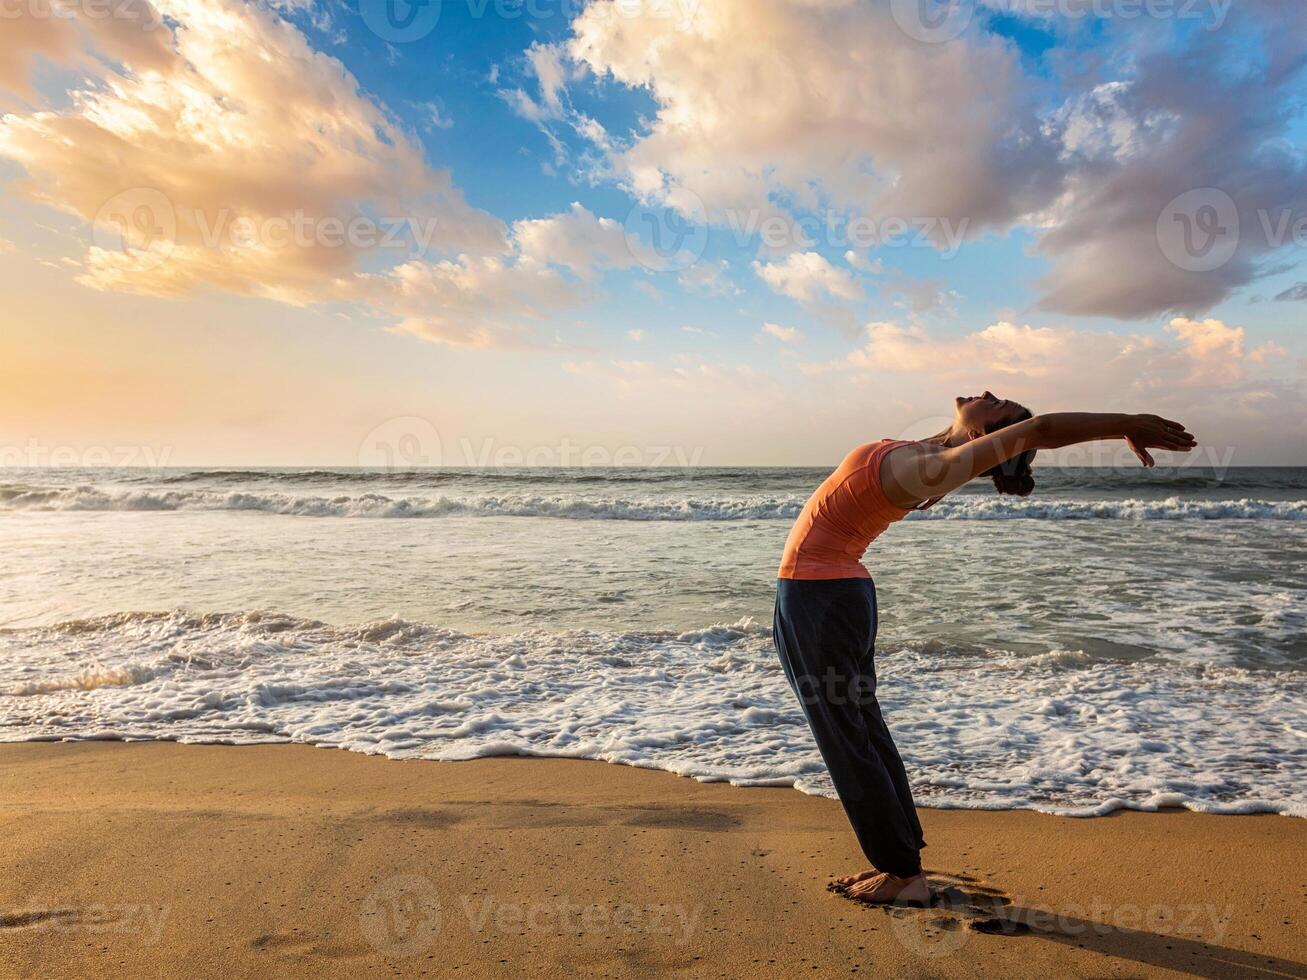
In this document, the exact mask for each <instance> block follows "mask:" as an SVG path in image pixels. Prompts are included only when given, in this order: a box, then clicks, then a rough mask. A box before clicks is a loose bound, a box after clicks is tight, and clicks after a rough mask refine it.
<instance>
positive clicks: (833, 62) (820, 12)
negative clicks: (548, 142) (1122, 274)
mask: <svg viewBox="0 0 1307 980" xmlns="http://www.w3.org/2000/svg"><path fill="white" fill-rule="evenodd" d="M659 7H660V5H658V4H642V5H639V6H638V7H632V6H631V5H623V6H622V8H621V11H620V13H618V12H617V10H616V8H615V7H614V4H613V3H612V2H611V0H600V2H595V3H591V4H588V5H587V6H586V8H585V10H584V11H583V12H582V13H581V14H580V15H579V16H578V17H577V18H576V20H575V21H574V22H573V37H572V38H571V40H570V42H569V44H568V49H567V50H568V53H569V54H570V56H571V57H572V58H573V59H574V60H576V61H577V62H579V63H581V64H583V65H585V66H586V67H588V68H589V69H590V70H592V71H593V72H595V73H596V74H597V75H599V76H601V77H611V78H613V79H615V80H616V81H618V82H620V83H621V84H623V85H626V86H629V87H631V88H645V89H648V91H649V93H650V94H651V95H652V97H653V99H654V100H655V102H656V104H657V113H656V115H655V117H654V118H653V119H652V120H651V121H650V122H649V125H648V126H647V127H645V128H644V130H643V131H642V132H640V133H639V134H638V137H637V138H636V139H635V141H634V142H633V143H631V144H630V145H628V146H625V147H624V148H622V149H620V150H619V151H618V152H616V153H615V154H614V156H613V158H612V160H611V163H612V166H613V167H614V169H615V172H616V173H618V174H619V175H620V176H621V178H622V179H623V180H624V181H625V182H626V183H628V184H629V185H630V186H631V187H632V188H633V189H634V190H635V191H636V192H637V193H638V194H640V195H641V196H649V195H658V194H661V193H664V192H665V191H667V190H668V189H670V188H675V187H688V188H689V189H691V190H693V191H694V192H695V193H697V194H698V195H699V196H700V197H701V198H703V200H704V202H705V204H706V205H707V208H708V211H709V213H710V214H711V215H713V216H714V217H718V218H719V220H720V217H719V216H720V215H721V214H722V213H723V212H725V211H727V210H737V211H749V210H757V211H760V212H762V213H764V214H767V213H771V212H773V211H774V210H775V203H776V200H777V199H781V198H784V199H788V200H789V201H791V202H792V203H793V204H794V205H796V206H798V207H812V206H815V205H817V204H819V203H825V202H829V203H830V204H831V205H832V206H834V207H836V208H849V207H852V208H858V209H866V210H868V211H870V212H872V213H875V214H878V215H882V216H887V215H893V216H900V217H910V216H914V215H930V216H935V217H939V218H950V219H953V218H956V219H963V218H965V219H967V220H968V221H970V222H971V223H972V224H973V225H974V226H975V227H976V229H977V230H979V228H980V227H983V226H985V225H990V224H998V225H1005V224H1006V223H1008V222H1010V221H1012V220H1013V219H1015V218H1017V217H1018V216H1020V215H1022V214H1025V213H1026V212H1028V211H1030V210H1031V209H1032V208H1034V207H1036V206H1040V205H1041V204H1042V203H1043V202H1044V200H1045V199H1046V197H1047V194H1048V190H1047V188H1048V187H1049V186H1050V185H1051V184H1052V183H1053V182H1054V177H1055V174H1056V170H1057V159H1056V152H1055V149H1054V148H1053V146H1052V145H1051V143H1050V142H1049V140H1048V139H1047V138H1046V136H1045V135H1044V134H1043V132H1042V131H1041V129H1040V127H1039V125H1038V120H1037V119H1036V118H1035V117H1034V116H1033V114H1032V113H1031V112H1030V111H1029V110H1028V109H1027V108H1026V105H1027V102H1028V99H1027V92H1026V91H1025V88H1024V86H1026V85H1027V84H1029V82H1028V80H1026V79H1023V78H1022V77H1021V72H1020V64H1019V59H1018V57H1017V54H1016V52H1015V50H1014V49H1013V48H1011V47H1010V46H1009V45H1007V44H1006V43H1004V42H1003V41H1001V40H1000V39H997V38H990V37H985V36H982V35H980V34H978V33H976V34H972V35H970V36H969V37H968V38H967V39H966V40H965V41H961V42H958V43H954V44H933V45H932V44H921V43H919V42H917V41H915V40H913V39H912V38H910V37H908V36H907V35H905V34H904V32H903V31H902V30H900V29H899V27H898V26H897V24H896V23H895V21H894V19H893V17H892V16H891V14H890V10H889V5H888V4H864V3H852V2H847V0H817V2H814V0H717V2H714V3H713V4H711V5H707V4H705V5H701V6H699V7H698V8H697V9H696V11H695V14H694V16H693V17H692V18H675V17H668V16H666V12H665V11H663V10H661V9H659ZM943 133H947V134H948V152H940V145H939V138H940V134H943Z"/></svg>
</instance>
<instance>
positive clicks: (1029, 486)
mask: <svg viewBox="0 0 1307 980" xmlns="http://www.w3.org/2000/svg"><path fill="white" fill-rule="evenodd" d="M992 476H993V477H994V489H995V490H997V491H998V492H999V493H1009V494H1012V495H1013V496H1014V497H1029V496H1030V495H1031V494H1032V493H1034V492H1035V476H1034V474H1033V473H1031V472H1030V470H1029V469H1023V470H1020V471H1018V472H1016V473H1011V474H1008V473H994V474H992Z"/></svg>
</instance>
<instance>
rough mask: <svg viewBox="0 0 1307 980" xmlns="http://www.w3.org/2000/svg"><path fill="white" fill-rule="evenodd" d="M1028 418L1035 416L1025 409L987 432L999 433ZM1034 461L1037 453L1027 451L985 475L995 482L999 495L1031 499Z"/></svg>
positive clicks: (1033, 485) (990, 427)
mask: <svg viewBox="0 0 1307 980" xmlns="http://www.w3.org/2000/svg"><path fill="white" fill-rule="evenodd" d="M1028 418H1033V416H1032V415H1031V414H1030V410H1029V409H1025V408H1023V409H1022V410H1021V411H1020V412H1018V413H1017V414H1016V415H1015V416H1014V417H1012V418H1010V419H1008V420H1007V421H1005V422H1000V423H999V424H997V425H991V426H989V427H988V428H986V430H985V431H986V432H987V433H989V432H997V431H999V430H1000V429H1006V428H1007V427H1008V426H1009V425H1015V424H1016V423H1017V422H1024V421H1025V420H1026V419H1028ZM1034 461H1035V451H1034V450H1033V449H1027V450H1026V451H1025V452H1024V453H1021V454H1020V455H1018V456H1013V457H1012V458H1011V459H1009V460H1007V461H1006V462H1003V463H999V464H998V465H997V466H995V467H993V468H991V469H988V470H986V471H985V473H984V475H985V476H988V477H991V478H992V479H993V480H994V489H995V490H997V491H998V492H999V493H1007V494H1011V495H1012V496H1014V497H1029V496H1030V495H1031V494H1032V493H1034V492H1035V475H1034V474H1033V473H1032V472H1031V471H1030V464H1031V463H1033V462H1034Z"/></svg>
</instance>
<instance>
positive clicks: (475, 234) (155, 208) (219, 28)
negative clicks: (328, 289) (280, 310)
mask: <svg viewBox="0 0 1307 980" xmlns="http://www.w3.org/2000/svg"><path fill="white" fill-rule="evenodd" d="M157 6H158V10H159V12H160V13H162V14H164V15H166V16H167V17H168V18H169V22H170V24H171V25H172V26H161V27H159V28H157V29H156V33H157V34H158V35H159V36H160V37H166V38H167V39H168V42H169V48H170V51H171V57H170V59H169V60H168V61H167V63H166V65H163V66H160V65H158V64H157V59H154V58H153V57H151V58H147V59H146V61H145V62H144V63H141V62H137V61H134V60H131V56H132V54H133V50H128V49H125V48H123V47H121V46H117V47H111V48H107V49H106V54H108V53H111V52H113V51H116V52H117V55H118V57H120V58H122V59H124V60H123V67H122V68H121V70H118V69H115V68H110V67H108V66H106V67H104V68H103V69H102V72H101V75H100V77H99V78H98V80H96V81H94V82H91V83H88V84H87V85H85V87H82V88H80V89H78V90H77V91H76V92H74V93H73V97H72V99H71V102H70V103H69V104H68V105H67V107H66V108H62V109H41V110H35V111H30V112H19V113H12V114H10V115H7V116H5V117H3V119H0V156H4V157H8V158H10V159H12V160H15V161H17V162H18V163H19V164H21V165H22V166H23V168H24V169H25V170H26V171H27V173H28V174H29V175H30V177H29V179H28V180H27V181H25V182H24V183H23V184H22V185H20V186H21V189H22V191H23V192H25V193H26V194H27V195H28V196H29V197H31V198H33V199H35V200H38V201H41V202H43V203H45V204H48V205H51V206H53V207H56V208H59V209H61V210H64V211H68V212H71V213H73V214H75V215H77V216H79V217H81V218H83V219H85V220H86V221H88V222H91V223H92V224H93V225H94V226H95V228H96V231H97V235H96V244H95V246H93V247H92V248H91V249H90V250H89V252H88V255H87V258H86V262H85V267H84V271H83V274H82V277H81V279H82V281H83V282H84V283H86V284H87V285H91V286H94V287H97V288H107V289H119V290H132V291H137V292H144V293H152V294H159V295H176V294H179V293H183V292H187V291H190V290H192V289H195V288H198V287H201V286H213V287H217V288H220V289H223V290H227V291H230V292H235V293H245V294H250V295H258V296H267V297H271V298H274V299H279V300H282V301H288V302H296V303H310V302H314V301H317V300H318V299H320V298H321V297H322V293H323V291H324V290H323V284H324V283H331V282H332V281H333V280H334V279H336V278H338V277H341V276H348V275H350V274H352V273H353V272H354V271H355V269H356V268H357V267H358V264H359V262H360V261H361V258H362V256H363V255H364V254H365V253H367V252H370V251H373V248H372V247H370V245H369V243H368V242H363V243H359V242H357V241H354V240H352V239H350V238H349V237H348V236H346V238H345V240H343V241H340V242H336V241H334V240H333V239H334V238H335V237H336V236H335V235H334V229H336V228H337V227H340V226H350V225H351V223H356V222H366V221H369V220H372V221H374V223H375V221H376V218H375V216H382V218H381V220H382V221H393V222H394V223H395V226H396V228H403V229H405V231H408V230H411V229H413V228H420V229H423V230H424V233H423V238H424V241H425V243H426V247H429V248H432V249H434V250H438V251H440V250H453V249H460V250H474V251H481V252H497V251H502V250H503V249H504V248H506V245H507V243H506V239H505V231H504V228H503V226H502V223H500V222H499V221H498V220H497V219H494V218H492V217H491V216H489V215H487V214H485V213H483V212H481V211H477V210H476V209H474V208H472V207H470V206H469V205H468V204H467V203H466V202H465V201H464V199H463V195H462V194H461V192H459V191H458V189H457V188H455V187H454V186H453V183H452V181H451V179H450V175H449V173H448V172H447V171H441V170H434V169H432V168H431V167H429V166H428V165H427V163H426V161H425V159H424V158H423V154H422V151H421V149H420V147H419V146H418V145H417V144H416V142H415V141H414V140H413V139H412V138H411V137H410V135H409V134H408V133H407V132H406V131H405V130H404V129H402V128H401V127H400V126H399V125H398V124H397V123H396V122H394V121H393V120H392V119H391V118H390V117H389V116H388V115H387V114H386V113H385V112H384V111H383V110H382V109H381V108H380V107H378V106H377V105H376V104H375V103H373V102H372V101H371V100H369V99H368V98H366V97H365V96H364V95H363V94H362V93H361V92H360V91H359V88H358V83H357V82H356V81H355V79H354V78H353V76H351V75H350V74H349V73H348V72H347V71H346V70H345V69H344V67H343V66H342V65H341V64H340V63H339V62H338V61H336V60H335V59H333V58H330V57H327V56H325V55H323V54H321V53H319V52H317V51H315V50H313V48H311V47H310V46H309V44H308V42H307V41H306V40H305V38H304V36H303V35H302V34H301V33H300V32H299V31H298V30H296V29H295V28H294V27H293V26H291V25H290V24H289V23H287V22H286V21H284V20H282V19H281V18H279V17H278V16H276V15H275V14H273V13H271V12H269V11H267V10H265V9H261V8H259V7H257V6H252V5H246V4H244V3H241V2H239V0H158V3H157ZM95 39H96V40H97V41H99V40H102V36H101V35H100V34H96V36H95ZM69 146H75V147H76V148H77V152H76V153H69V152H68V149H67V148H68V147H69ZM143 208H144V210H142V209H143ZM141 218H143V219H144V225H145V226H148V230H149V231H150V233H151V235H152V237H151V238H150V239H149V241H147V242H142V241H139V240H137V235H138V232H139V231H141V230H142V227H141V221H139V220H138V219H141ZM124 219H127V220H126V221H124ZM401 219H402V220H401ZM290 223H294V224H295V225H296V226H297V227H298V229H299V230H298V231H292V230H291V229H290V228H289V227H288V225H289V224H290ZM159 237H163V238H165V239H166V241H165V242H164V243H163V244H164V245H166V246H167V249H166V251H167V255H166V260H162V259H164V258H165V256H163V255H161V254H157V250H156V251H155V252H153V253H152V251H151V248H150V246H154V245H158V244H159V241H158V239H159ZM379 237H380V236H378V238H379ZM120 239H121V240H124V241H125V242H126V244H127V245H129V246H132V245H134V246H136V247H137V248H136V249H135V250H134V249H132V248H130V247H129V248H127V249H115V248H114V247H113V245H114V243H115V242H117V241H118V240H120ZM106 243H108V244H106ZM398 244H399V243H397V247H398ZM403 244H407V245H410V246H411V245H412V244H413V243H412V242H411V241H408V240H406V239H405V240H404V241H403ZM403 254H404V253H402V252H401V253H400V257H403Z"/></svg>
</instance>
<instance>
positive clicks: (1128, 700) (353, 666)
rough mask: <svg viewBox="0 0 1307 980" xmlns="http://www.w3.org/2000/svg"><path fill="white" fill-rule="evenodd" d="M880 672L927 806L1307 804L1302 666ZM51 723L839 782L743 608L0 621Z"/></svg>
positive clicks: (0, 668)
mask: <svg viewBox="0 0 1307 980" xmlns="http://www.w3.org/2000/svg"><path fill="white" fill-rule="evenodd" d="M89 650H94V651H95V653H94V655H92V654H89V653H87V651H89ZM877 667H878V672H879V676H880V691H879V693H880V698H881V702H882V704H883V705H884V707H885V709H886V712H887V716H888V719H889V722H890V726H891V728H892V730H893V731H894V733H895V737H896V738H897V740H898V743H899V746H900V749H901V751H902V753H903V756H904V759H905V761H906V763H907V766H908V769H909V770H910V772H911V773H912V776H913V784H914V789H915V792H916V793H917V794H918V800H919V802H920V803H922V804H923V805H929V806H938V807H973V808H987V809H1007V808H1018V807H1024V808H1034V809H1038V810H1043V811H1046V812H1050V813H1063V814H1072V815H1080V816H1090V815H1096V814H1101V813H1105V812H1108V811H1110V810H1113V809H1118V808H1121V807H1130V808H1134V809H1142V810H1148V809H1156V808H1159V807H1163V806H1184V807H1188V808H1190V809H1194V810H1202V811H1206V812H1213V813H1248V812H1268V813H1281V814H1289V815H1297V816H1307V789H1305V788H1304V786H1305V783H1304V780H1303V778H1302V776H1303V773H1304V771H1307V739H1304V733H1307V674H1305V673H1303V672H1295V671H1278V672H1270V671H1249V670H1242V669H1237V668H1232V667H1194V666H1186V665H1181V664H1178V663H1174V662H1169V661H1166V660H1164V659H1161V658H1150V659H1149V660H1147V661H1143V662H1139V661H1127V660H1111V659H1100V658H1094V657H1090V656H1086V655H1084V654H1083V653H1080V652H1078V651H1074V650H1050V651H1047V652H1046V653H1044V654H1042V655H1035V656H1030V655H1021V656H1019V655H1017V654H1014V653H1011V652H1006V651H999V650H985V649H975V648H966V649H961V648H957V647H952V646H950V645H948V644H946V643H941V642H939V641H932V642H929V643H925V642H905V641H902V640H895V639H894V638H892V637H886V638H884V642H883V643H882V645H881V650H880V652H879V653H878V655H877ZM61 738H69V739H105V738H117V739H168V740H176V741H181V742H222V743H250V742H299V743H306V744H312V745H319V746H329V747H337V748H343V749H347V750H350V751H355V752H363V753H369V754H378V755H385V756H389V757H391V758H397V759H443V760H465V759H472V758H478V757H483V756H490V755H527V756H547V757H560V758H579V759H597V760H603V761H607V762H612V763H622V764H627V765H634V766H643V767H648V768H657V769H663V770H667V771H669V772H673V773H677V774H679V775H682V776H688V777H691V778H695V779H699V780H705V781H729V782H731V783H734V784H737V785H743V786H750V785H763V786H777V785H789V786H794V787H796V788H798V789H800V790H802V791H803V792H807V793H816V794H822V795H830V794H831V786H830V783H829V780H828V778H827V776H826V774H825V770H824V767H823V765H822V762H821V759H820V756H819V755H818V753H817V750H816V747H815V746H814V744H813V742H812V738H811V736H810V734H809V732H808V729H807V727H806V725H805V723H804V720H803V715H802V713H801V711H800V709H799V705H798V703H797V701H796V700H795V697H794V695H793V693H792V692H791V691H790V689H789V687H788V685H787V683H786V681H785V678H784V675H783V674H782V672H781V669H780V666H779V663H778V662H777V659H776V655H775V652H774V650H773V649H772V644H771V637H770V631H769V630H767V629H766V628H764V627H762V626H760V625H758V624H756V623H754V622H751V621H748V620H745V621H741V622H738V623H734V624H728V625H716V626H712V627H708V628H705V629H699V630H691V631H687V632H661V631H617V630H573V631H569V632H562V633H556V632H546V631H527V632H522V633H517V634H514V635H507V636H476V635H469V634H466V633H460V632H457V631H453V630H447V629H442V628H439V627H436V626H431V625H427V624H423V623H414V622H407V621H403V620H383V621H380V622H374V623H367V624H362V625H358V626H352V627H338V626H329V625H326V624H323V623H318V622H312V621H308V620H301V619H295V618H293V617H288V616H279V615H274V614H267V613H240V614H225V615H195V614H190V613H182V612H173V613H148V614H120V615H116V616H110V617H103V618H98V619H90V620H79V621H74V622H69V623H64V624H60V625H58V626H52V627H43V628H35V629H22V630H4V631H0V740H3V741H20V740H51V739H61Z"/></svg>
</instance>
